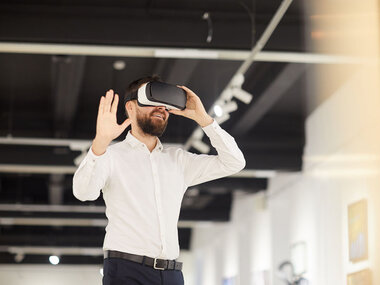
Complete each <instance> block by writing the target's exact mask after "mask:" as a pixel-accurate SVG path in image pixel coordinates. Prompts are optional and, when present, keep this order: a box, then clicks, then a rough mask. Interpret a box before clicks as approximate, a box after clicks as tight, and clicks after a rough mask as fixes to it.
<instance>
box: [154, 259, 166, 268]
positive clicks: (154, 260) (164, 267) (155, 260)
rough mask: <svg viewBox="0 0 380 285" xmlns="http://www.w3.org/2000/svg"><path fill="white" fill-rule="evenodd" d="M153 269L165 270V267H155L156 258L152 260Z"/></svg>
mask: <svg viewBox="0 0 380 285" xmlns="http://www.w3.org/2000/svg"><path fill="white" fill-rule="evenodd" d="M153 268H154V269H158V270H165V267H157V258H155V259H154V263H153Z"/></svg>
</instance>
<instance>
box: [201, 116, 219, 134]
mask: <svg viewBox="0 0 380 285" xmlns="http://www.w3.org/2000/svg"><path fill="white" fill-rule="evenodd" d="M221 129H222V128H221V127H220V126H219V124H218V123H217V121H216V120H215V119H214V121H213V122H212V123H211V124H210V125H208V126H206V127H203V128H202V130H203V131H204V132H205V133H206V135H207V136H208V137H210V136H212V135H213V134H215V133H216V132H217V131H218V130H221Z"/></svg>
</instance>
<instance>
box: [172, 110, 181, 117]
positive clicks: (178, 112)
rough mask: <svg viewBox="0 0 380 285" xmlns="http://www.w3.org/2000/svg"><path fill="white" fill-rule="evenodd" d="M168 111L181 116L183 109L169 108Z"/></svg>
mask: <svg viewBox="0 0 380 285" xmlns="http://www.w3.org/2000/svg"><path fill="white" fill-rule="evenodd" d="M169 113H170V114H174V115H180V116H183V111H180V110H175V109H171V110H169Z"/></svg>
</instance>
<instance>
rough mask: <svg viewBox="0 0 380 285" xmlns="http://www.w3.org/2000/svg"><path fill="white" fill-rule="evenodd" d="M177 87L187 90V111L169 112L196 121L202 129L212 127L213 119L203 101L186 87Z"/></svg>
mask: <svg viewBox="0 0 380 285" xmlns="http://www.w3.org/2000/svg"><path fill="white" fill-rule="evenodd" d="M177 87H179V88H181V89H183V90H185V92H186V95H187V102H186V108H185V110H174V109H173V110H169V113H171V114H174V115H180V116H183V117H186V118H189V119H192V120H194V121H196V122H197V123H198V124H199V125H200V126H201V127H202V128H203V127H206V126H208V125H210V124H211V123H212V122H213V120H214V119H213V118H212V117H211V116H210V115H209V114H207V112H206V110H205V107H204V106H203V104H202V101H201V99H199V97H198V96H197V95H196V94H195V93H194V92H193V91H191V90H190V89H189V88H187V87H186V86H180V85H177Z"/></svg>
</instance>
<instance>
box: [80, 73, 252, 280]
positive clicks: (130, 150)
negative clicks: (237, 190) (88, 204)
mask: <svg viewBox="0 0 380 285" xmlns="http://www.w3.org/2000/svg"><path fill="white" fill-rule="evenodd" d="M157 80H158V79H157V78H156V77H145V78H142V79H139V80H136V81H134V82H132V83H131V84H130V85H129V88H128V90H127V93H126V98H127V100H125V102H124V106H125V109H126V112H127V115H128V117H129V118H127V119H126V120H125V121H124V122H123V123H122V124H121V125H119V124H118V123H117V119H116V111H117V105H118V102H119V97H118V95H117V94H115V96H114V95H113V91H112V90H109V91H108V92H107V93H106V96H105V97H104V96H102V98H101V100H100V104H99V110H98V117H97V124H96V136H95V139H94V140H93V143H92V146H91V148H90V149H89V151H88V154H87V156H86V157H85V159H84V160H83V161H82V163H81V164H80V166H79V168H78V169H77V171H76V172H75V174H74V178H73V193H74V195H75V197H76V198H78V199H79V200H81V201H86V200H95V199H97V198H98V197H99V195H100V190H102V193H103V199H104V201H105V204H106V216H107V218H108V225H107V227H106V235H105V239H104V244H103V249H104V252H105V259H104V269H103V284H107V285H108V284H112V285H121V284H128V285H134V284H149V285H161V284H162V285H181V284H184V280H183V275H182V271H181V268H182V264H181V263H180V262H176V261H175V259H176V258H177V257H178V256H179V244H178V229H177V223H178V218H179V213H180V207H181V201H182V198H183V195H184V193H185V191H186V189H187V188H188V187H189V186H192V185H196V184H199V183H203V182H206V181H209V180H213V179H217V178H220V177H223V176H227V175H231V174H233V173H236V172H238V171H240V170H241V169H243V168H244V166H245V160H244V156H243V154H242V152H241V151H240V150H239V148H238V146H237V145H236V143H235V140H234V139H233V137H231V136H230V135H229V134H228V133H227V132H225V131H224V130H223V129H221V128H220V126H219V125H218V124H217V123H216V122H215V121H214V120H213V118H212V117H210V116H209V115H208V114H207V112H206V111H205V108H204V106H203V104H202V102H201V100H200V99H199V97H198V96H197V95H196V94H195V93H194V92H192V91H191V90H190V89H188V88H187V87H185V86H178V87H179V88H181V89H183V90H185V91H186V96H187V100H186V108H185V109H184V110H174V109H171V110H170V111H168V110H166V109H165V107H164V106H144V107H142V106H139V105H138V104H137V102H136V100H135V99H134V100H131V99H130V98H131V97H130V96H129V95H130V94H132V93H133V92H136V91H137V90H138V88H139V87H141V86H142V85H143V84H146V83H148V82H152V81H157ZM128 98H129V99H128ZM170 114H175V115H180V116H184V117H186V118H189V119H192V120H194V121H195V122H197V123H198V124H199V125H200V126H201V127H202V128H203V131H204V132H205V133H206V135H207V136H208V137H209V138H210V140H211V144H212V145H213V146H214V147H215V148H216V150H217V152H218V155H205V154H202V155H198V154H193V153H190V152H188V151H185V150H183V149H181V148H176V147H163V146H162V144H161V142H160V140H159V139H158V137H160V136H161V135H162V134H163V133H164V131H165V128H166V126H167V123H168V119H169V116H170ZM129 125H131V130H130V131H129V132H128V134H127V136H126V138H125V140H123V141H122V142H119V143H116V144H113V145H111V146H109V144H110V143H111V141H112V140H113V139H115V138H117V137H118V136H120V134H121V133H122V132H123V131H124V130H125V129H126V128H127V127H128V126H129Z"/></svg>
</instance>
